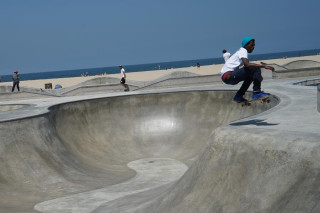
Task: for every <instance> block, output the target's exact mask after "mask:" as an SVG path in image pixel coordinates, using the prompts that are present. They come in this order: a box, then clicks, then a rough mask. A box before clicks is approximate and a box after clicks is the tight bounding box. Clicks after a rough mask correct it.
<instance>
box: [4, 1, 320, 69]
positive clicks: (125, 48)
mask: <svg viewBox="0 0 320 213" xmlns="http://www.w3.org/2000/svg"><path fill="white" fill-rule="evenodd" d="M319 8H320V1H319V0H304V1H302V0H241V1H239V0H228V1H221V0H158V1H156V0H0V42H1V44H0V75H5V74H11V73H12V72H13V70H14V69H18V70H19V73H37V72H47V71H60V70H71V69H84V68H96V67H108V66H117V65H120V64H122V65H134V64H146V63H156V62H168V61H179V60H196V59H206V58H217V57H221V56H222V50H223V49H227V50H228V51H229V52H230V53H234V52H235V51H237V50H238V49H239V48H240V46H241V40H242V38H243V37H245V36H251V37H254V38H255V39H256V48H255V50H254V52H253V54H262V53H274V52H285V51H295V50H307V49H319V48H320V41H319V39H320V37H319V35H320V12H319Z"/></svg>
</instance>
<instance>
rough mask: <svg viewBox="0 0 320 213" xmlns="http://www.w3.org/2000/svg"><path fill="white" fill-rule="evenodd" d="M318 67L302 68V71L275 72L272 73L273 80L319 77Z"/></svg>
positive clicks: (319, 68)
mask: <svg viewBox="0 0 320 213" xmlns="http://www.w3.org/2000/svg"><path fill="white" fill-rule="evenodd" d="M319 75H320V67H311V68H302V69H290V70H276V71H274V72H273V73H272V78H273V79H284V78H298V77H308V76H319Z"/></svg>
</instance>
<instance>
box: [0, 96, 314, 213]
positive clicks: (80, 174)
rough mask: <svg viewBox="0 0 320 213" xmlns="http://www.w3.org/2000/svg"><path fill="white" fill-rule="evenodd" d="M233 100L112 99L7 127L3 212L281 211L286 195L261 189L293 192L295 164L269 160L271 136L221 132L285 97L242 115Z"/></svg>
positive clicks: (0, 126) (2, 129)
mask: <svg viewBox="0 0 320 213" xmlns="http://www.w3.org/2000/svg"><path fill="white" fill-rule="evenodd" d="M233 95H234V91H190V92H176V93H160V94H141V95H127V96H119V97H109V98H101V99H94V100H85V101H79V102H73V103H65V104H61V105H57V106H53V107H51V108H50V113H48V114H45V115H41V116H38V117H33V118H29V119H22V120H16V121H9V122H2V123H0V133H1V143H0V156H1V158H0V212H6V213H13V212H14V213H20V212H24V213H28V212H59V213H61V212H82V213H84V212H146V213H147V212H148V213H150V212H175V213H177V212H185V213H186V212H190V213H193V212H259V211H253V210H262V209H265V208H262V207H266V206H270V204H271V203H270V202H271V201H274V202H280V203H281V202H282V201H281V195H279V196H278V197H275V198H272V199H273V200H272V199H271V198H270V197H268V196H271V195H273V194H272V189H268V188H264V189H263V191H259V190H258V188H257V186H256V185H253V184H252V183H253V182H259V184H260V186H263V185H266V186H270V185H272V186H273V188H277V187H287V188H289V186H290V184H291V185H292V184H294V181H293V180H292V182H289V183H286V184H285V185H282V184H283V183H282V182H280V180H281V179H280V178H281V177H282V176H283V175H290V171H289V170H287V169H288V168H290V166H291V165H293V164H294V163H295V162H287V161H288V160H290V156H286V154H285V153H278V152H273V151H272V149H270V152H267V153H263V154H261V153H260V152H259V148H262V147H265V146H267V145H266V144H265V142H266V135H264V133H263V132H261V133H259V132H254V134H253V135H254V136H250V137H249V136H248V135H246V134H242V132H241V131H240V130H239V134H238V133H237V131H234V132H229V131H224V127H220V126H221V125H224V124H228V123H230V122H231V121H236V120H238V119H240V118H245V117H248V116H250V115H254V114H257V113H260V112H262V111H265V110H268V109H269V108H271V107H273V106H274V105H276V104H277V101H278V99H277V98H276V97H272V99H273V101H272V102H271V104H264V105H261V104H260V103H258V102H255V103H254V104H253V105H252V106H250V107H241V105H239V104H237V103H234V102H232V101H231V100H232V97H233ZM219 127H220V128H219ZM217 128H218V129H217ZM235 128H236V129H237V128H240V127H239V126H235ZM235 139H237V140H235ZM267 142H268V143H267V144H273V145H275V144H276V140H275V139H274V138H273V137H269V136H268V138H267ZM249 143H250V145H247V144H249ZM253 146H254V147H253ZM268 146H269V145H268ZM270 146H271V145H270ZM263 150H264V149H263ZM263 156H264V157H263ZM310 160H311V159H310ZM282 165H283V166H282ZM270 169H272V170H276V171H278V175H280V173H281V171H282V169H285V171H284V172H285V173H284V174H283V175H282V176H281V177H278V176H275V175H273V176H272V175H270V173H269V172H268V171H269V170H270ZM299 171H300V170H299ZM305 171H306V172H308V171H309V170H307V168H306V169H305ZM297 172H298V171H297ZM301 183H304V182H303V179H302V180H301ZM301 186H303V185H301ZM308 186H309V185H308ZM310 187H311V186H310ZM297 189H298V188H297ZM299 189H300V188H299ZM295 190H296V189H294V191H292V192H291V194H295V193H296V192H297V191H295ZM303 192H304V191H303ZM288 193H290V191H288ZM299 193H300V192H299ZM301 193H302V192H301ZM264 195H268V196H267V197H263V196H264ZM261 197H263V199H262V198H261ZM293 198H294V197H293ZM313 198H314V197H310V199H313ZM291 201H292V202H293V201H294V200H291ZM283 202H285V201H283ZM310 202H311V201H310ZM240 204H241V205H240ZM239 207H241V208H239ZM260 212H262V211H260ZM274 212H276V211H274ZM291 212H294V211H291Z"/></svg>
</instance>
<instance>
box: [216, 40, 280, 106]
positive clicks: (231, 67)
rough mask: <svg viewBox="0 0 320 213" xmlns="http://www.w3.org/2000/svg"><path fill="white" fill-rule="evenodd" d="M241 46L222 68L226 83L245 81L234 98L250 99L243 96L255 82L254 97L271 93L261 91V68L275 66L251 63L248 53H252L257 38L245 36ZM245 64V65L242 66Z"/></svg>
mask: <svg viewBox="0 0 320 213" xmlns="http://www.w3.org/2000/svg"><path fill="white" fill-rule="evenodd" d="M241 46H242V47H241V48H240V49H239V50H238V51H237V52H235V53H234V54H233V55H232V56H231V57H230V58H229V59H228V60H227V61H226V63H225V64H224V66H223V67H222V69H221V79H222V81H223V82H224V83H226V84H231V85H235V84H238V83H239V82H241V81H243V83H242V86H241V87H240V89H239V90H238V91H237V93H236V95H235V96H234V98H233V100H234V101H236V102H246V101H248V100H247V99H245V98H244V97H243V96H244V94H245V92H246V91H247V90H248V88H249V86H250V85H251V83H252V82H253V94H252V99H261V98H264V97H267V96H268V95H269V94H268V93H264V92H262V91H261V81H262V76H261V69H260V68H265V69H268V70H271V71H272V72H273V71H274V68H273V67H271V66H267V65H261V64H255V63H251V62H249V60H248V53H252V51H253V50H254V47H255V39H254V38H252V37H245V38H244V39H243V40H242V42H241ZM242 65H243V66H242Z"/></svg>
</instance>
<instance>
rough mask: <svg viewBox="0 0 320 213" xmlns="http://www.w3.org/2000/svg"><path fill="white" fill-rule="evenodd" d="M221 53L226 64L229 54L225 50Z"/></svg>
mask: <svg viewBox="0 0 320 213" xmlns="http://www.w3.org/2000/svg"><path fill="white" fill-rule="evenodd" d="M222 53H223V55H222V56H223V58H224V62H227V61H228V59H229V58H230V55H231V54H230V53H229V52H227V50H222Z"/></svg>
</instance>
